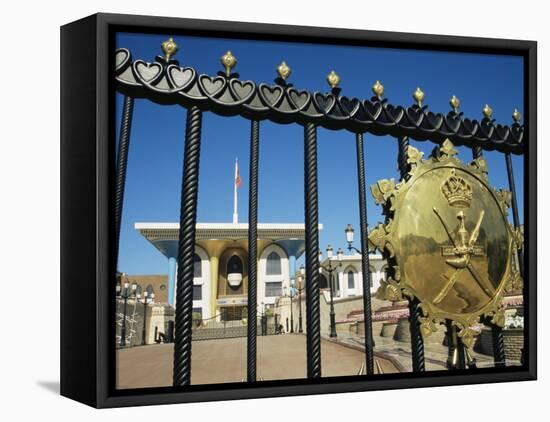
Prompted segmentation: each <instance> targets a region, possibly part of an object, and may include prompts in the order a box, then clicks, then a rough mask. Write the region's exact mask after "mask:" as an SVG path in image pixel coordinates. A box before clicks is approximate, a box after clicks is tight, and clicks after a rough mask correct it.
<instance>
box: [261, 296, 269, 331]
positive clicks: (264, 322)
mask: <svg viewBox="0 0 550 422" xmlns="http://www.w3.org/2000/svg"><path fill="white" fill-rule="evenodd" d="M260 306H261V309H262V317H261V319H260V321H261V326H262V336H265V332H266V328H267V327H266V325H267V324H266V322H267V321H266V317H265V303H264V302H263V301H262V303H261V304H260Z"/></svg>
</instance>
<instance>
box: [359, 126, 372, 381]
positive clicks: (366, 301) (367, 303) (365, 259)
mask: <svg viewBox="0 0 550 422" xmlns="http://www.w3.org/2000/svg"><path fill="white" fill-rule="evenodd" d="M355 146H356V152H357V179H358V188H359V229H360V231H361V270H362V273H363V314H364V316H363V320H364V323H365V359H366V361H365V362H366V370H367V374H368V375H370V374H374V340H373V338H372V306H371V297H370V279H371V274H370V262H369V231H368V221H367V199H366V181H365V156H364V152H363V151H364V149H363V134H362V133H358V134H357V135H356V136H355Z"/></svg>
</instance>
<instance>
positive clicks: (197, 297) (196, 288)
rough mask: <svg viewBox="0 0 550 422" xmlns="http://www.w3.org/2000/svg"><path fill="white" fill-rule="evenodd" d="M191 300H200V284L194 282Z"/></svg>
mask: <svg viewBox="0 0 550 422" xmlns="http://www.w3.org/2000/svg"><path fill="white" fill-rule="evenodd" d="M193 300H202V285H201V284H195V285H194V286H193Z"/></svg>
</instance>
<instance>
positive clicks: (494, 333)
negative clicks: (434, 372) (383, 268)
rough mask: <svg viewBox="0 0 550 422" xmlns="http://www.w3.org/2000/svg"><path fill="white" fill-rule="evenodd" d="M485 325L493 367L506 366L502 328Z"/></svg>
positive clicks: (478, 149) (476, 151)
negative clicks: (488, 336) (488, 334)
mask: <svg viewBox="0 0 550 422" xmlns="http://www.w3.org/2000/svg"><path fill="white" fill-rule="evenodd" d="M472 156H473V157H474V160H475V159H477V158H481V157H483V150H482V149H481V147H479V146H476V147H472ZM506 156H508V154H506ZM506 164H508V161H506ZM510 164H511V163H510ZM510 170H511V168H510ZM509 177H510V171H509V172H508V178H509ZM512 177H513V176H512ZM512 184H513V180H512ZM512 195H513V193H512ZM487 325H489V327H491V337H492V340H493V359H494V361H495V367H497V368H502V367H504V366H506V358H505V355H504V336H503V334H502V328H501V327H499V326H498V325H495V324H492V323H490V322H489V323H488V324H487Z"/></svg>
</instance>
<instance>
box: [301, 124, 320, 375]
mask: <svg viewBox="0 0 550 422" xmlns="http://www.w3.org/2000/svg"><path fill="white" fill-rule="evenodd" d="M304 196H305V203H304V209H305V229H306V230H305V231H306V233H305V234H306V251H305V252H306V324H307V333H306V334H307V340H306V343H307V376H308V378H320V377H321V321H320V314H319V312H320V309H319V211H318V192H317V127H316V126H315V125H314V124H313V123H306V125H305V126H304Z"/></svg>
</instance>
